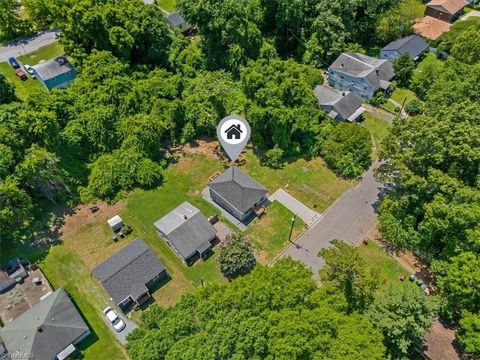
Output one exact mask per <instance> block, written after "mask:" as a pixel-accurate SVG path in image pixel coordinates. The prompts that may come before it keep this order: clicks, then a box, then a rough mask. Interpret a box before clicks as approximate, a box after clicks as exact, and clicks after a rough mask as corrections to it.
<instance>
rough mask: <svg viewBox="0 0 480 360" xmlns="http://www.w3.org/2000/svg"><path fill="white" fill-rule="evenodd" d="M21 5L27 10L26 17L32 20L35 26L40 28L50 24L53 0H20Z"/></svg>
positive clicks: (51, 21)
mask: <svg viewBox="0 0 480 360" xmlns="http://www.w3.org/2000/svg"><path fill="white" fill-rule="evenodd" d="M22 5H23V6H25V9H26V10H27V12H28V17H29V18H30V19H32V20H33V22H34V24H35V27H36V28H37V29H38V30H40V29H43V28H45V27H46V26H49V25H52V24H53V21H54V18H53V13H52V12H53V11H54V9H55V1H52V0H22Z"/></svg>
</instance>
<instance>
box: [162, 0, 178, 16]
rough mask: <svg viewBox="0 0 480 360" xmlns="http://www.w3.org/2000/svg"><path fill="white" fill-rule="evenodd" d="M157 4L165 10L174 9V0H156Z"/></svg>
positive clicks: (170, 10)
mask: <svg viewBox="0 0 480 360" xmlns="http://www.w3.org/2000/svg"><path fill="white" fill-rule="evenodd" d="M158 5H159V6H160V7H161V8H162V9H163V10H165V11H166V12H169V13H171V12H174V11H175V0H158Z"/></svg>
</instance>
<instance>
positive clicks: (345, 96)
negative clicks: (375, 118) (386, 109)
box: [314, 85, 364, 121]
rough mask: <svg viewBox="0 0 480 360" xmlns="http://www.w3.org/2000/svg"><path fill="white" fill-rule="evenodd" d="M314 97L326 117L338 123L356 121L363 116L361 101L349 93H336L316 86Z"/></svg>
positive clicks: (329, 88) (328, 87) (326, 87)
mask: <svg viewBox="0 0 480 360" xmlns="http://www.w3.org/2000/svg"><path fill="white" fill-rule="evenodd" d="M314 93H315V97H316V98H317V100H318V103H319V105H320V107H321V108H322V109H323V110H325V111H326V112H327V115H328V116H329V117H330V118H332V119H334V120H338V121H356V120H359V119H360V118H361V116H362V114H363V111H364V110H363V108H362V101H361V100H360V98H359V97H358V96H356V95H355V94H353V93H352V92H351V91H338V90H336V89H334V88H332V87H330V86H326V85H317V86H316V87H315V89H314Z"/></svg>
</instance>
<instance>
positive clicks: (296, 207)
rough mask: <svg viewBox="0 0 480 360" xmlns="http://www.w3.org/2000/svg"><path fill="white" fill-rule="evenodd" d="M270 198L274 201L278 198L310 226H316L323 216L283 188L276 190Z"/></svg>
mask: <svg viewBox="0 0 480 360" xmlns="http://www.w3.org/2000/svg"><path fill="white" fill-rule="evenodd" d="M268 200H269V201H270V202H274V201H275V200H277V201H278V202H279V203H281V204H282V205H283V206H285V207H286V208H287V209H289V210H290V211H291V212H293V213H294V214H296V215H297V216H298V217H299V218H300V219H302V220H303V222H304V223H305V224H307V225H308V227H312V226H314V225H315V223H316V222H317V221H319V220H320V218H321V216H322V215H321V214H319V213H318V212H316V211H313V210H312V209H310V208H309V207H307V206H305V205H304V204H303V203H301V202H300V201H298V200H297V199H295V198H294V197H293V196H292V195H290V194H289V193H287V192H286V191H285V190H283V189H278V190H277V191H275V192H274V193H273V194H272V195H271V196H270V197H269V198H268Z"/></svg>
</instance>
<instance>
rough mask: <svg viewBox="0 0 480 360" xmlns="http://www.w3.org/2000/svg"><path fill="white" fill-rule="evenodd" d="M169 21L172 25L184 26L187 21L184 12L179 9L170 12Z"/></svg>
mask: <svg viewBox="0 0 480 360" xmlns="http://www.w3.org/2000/svg"><path fill="white" fill-rule="evenodd" d="M167 21H168V23H169V24H170V25H172V26H182V25H183V24H185V23H186V21H185V19H184V18H183V16H182V14H180V13H179V12H178V11H176V12H173V13H171V14H168V16H167Z"/></svg>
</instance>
